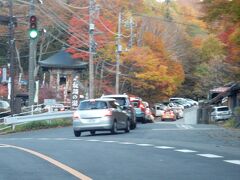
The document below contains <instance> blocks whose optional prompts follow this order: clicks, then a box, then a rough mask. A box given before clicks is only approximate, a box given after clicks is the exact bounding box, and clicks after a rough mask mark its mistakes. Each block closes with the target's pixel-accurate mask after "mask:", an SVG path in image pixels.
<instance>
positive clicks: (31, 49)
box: [28, 0, 37, 106]
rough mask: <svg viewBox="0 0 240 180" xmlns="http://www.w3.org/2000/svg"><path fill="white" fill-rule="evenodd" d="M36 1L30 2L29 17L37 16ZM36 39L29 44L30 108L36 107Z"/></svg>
mask: <svg viewBox="0 0 240 180" xmlns="http://www.w3.org/2000/svg"><path fill="white" fill-rule="evenodd" d="M34 3H35V0H30V8H29V17H31V16H33V15H34V14H35V7H34ZM36 41H37V40H36V39H33V38H30V43H29V62H28V63H29V64H28V101H29V104H28V105H29V106H32V105H34V95H35V86H34V85H35V77H34V70H35V61H36Z"/></svg>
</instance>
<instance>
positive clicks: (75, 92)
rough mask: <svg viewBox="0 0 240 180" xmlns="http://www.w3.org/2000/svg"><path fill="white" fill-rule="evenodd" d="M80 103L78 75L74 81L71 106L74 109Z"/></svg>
mask: <svg viewBox="0 0 240 180" xmlns="http://www.w3.org/2000/svg"><path fill="white" fill-rule="evenodd" d="M78 103H79V83H78V76H75V77H74V79H73V83H72V101H71V108H72V109H73V110H75V109H77V107H78Z"/></svg>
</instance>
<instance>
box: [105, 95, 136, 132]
mask: <svg viewBox="0 0 240 180" xmlns="http://www.w3.org/2000/svg"><path fill="white" fill-rule="evenodd" d="M101 98H113V99H116V101H117V102H118V104H119V105H120V106H121V107H122V108H123V110H125V111H126V112H127V115H128V116H129V118H130V128H131V129H135V128H136V126H137V121H136V114H135V110H134V108H133V105H132V103H131V102H130V98H129V96H128V95H127V94H111V95H102V96H101Z"/></svg>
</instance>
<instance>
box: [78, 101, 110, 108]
mask: <svg viewBox="0 0 240 180" xmlns="http://www.w3.org/2000/svg"><path fill="white" fill-rule="evenodd" d="M107 108H108V106H107V103H106V102H104V101H84V102H81V103H80V105H79V108H78V109H79V110H89V109H107Z"/></svg>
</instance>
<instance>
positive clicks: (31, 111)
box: [31, 105, 33, 115]
mask: <svg viewBox="0 0 240 180" xmlns="http://www.w3.org/2000/svg"><path fill="white" fill-rule="evenodd" d="M31 115H33V105H31Z"/></svg>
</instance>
